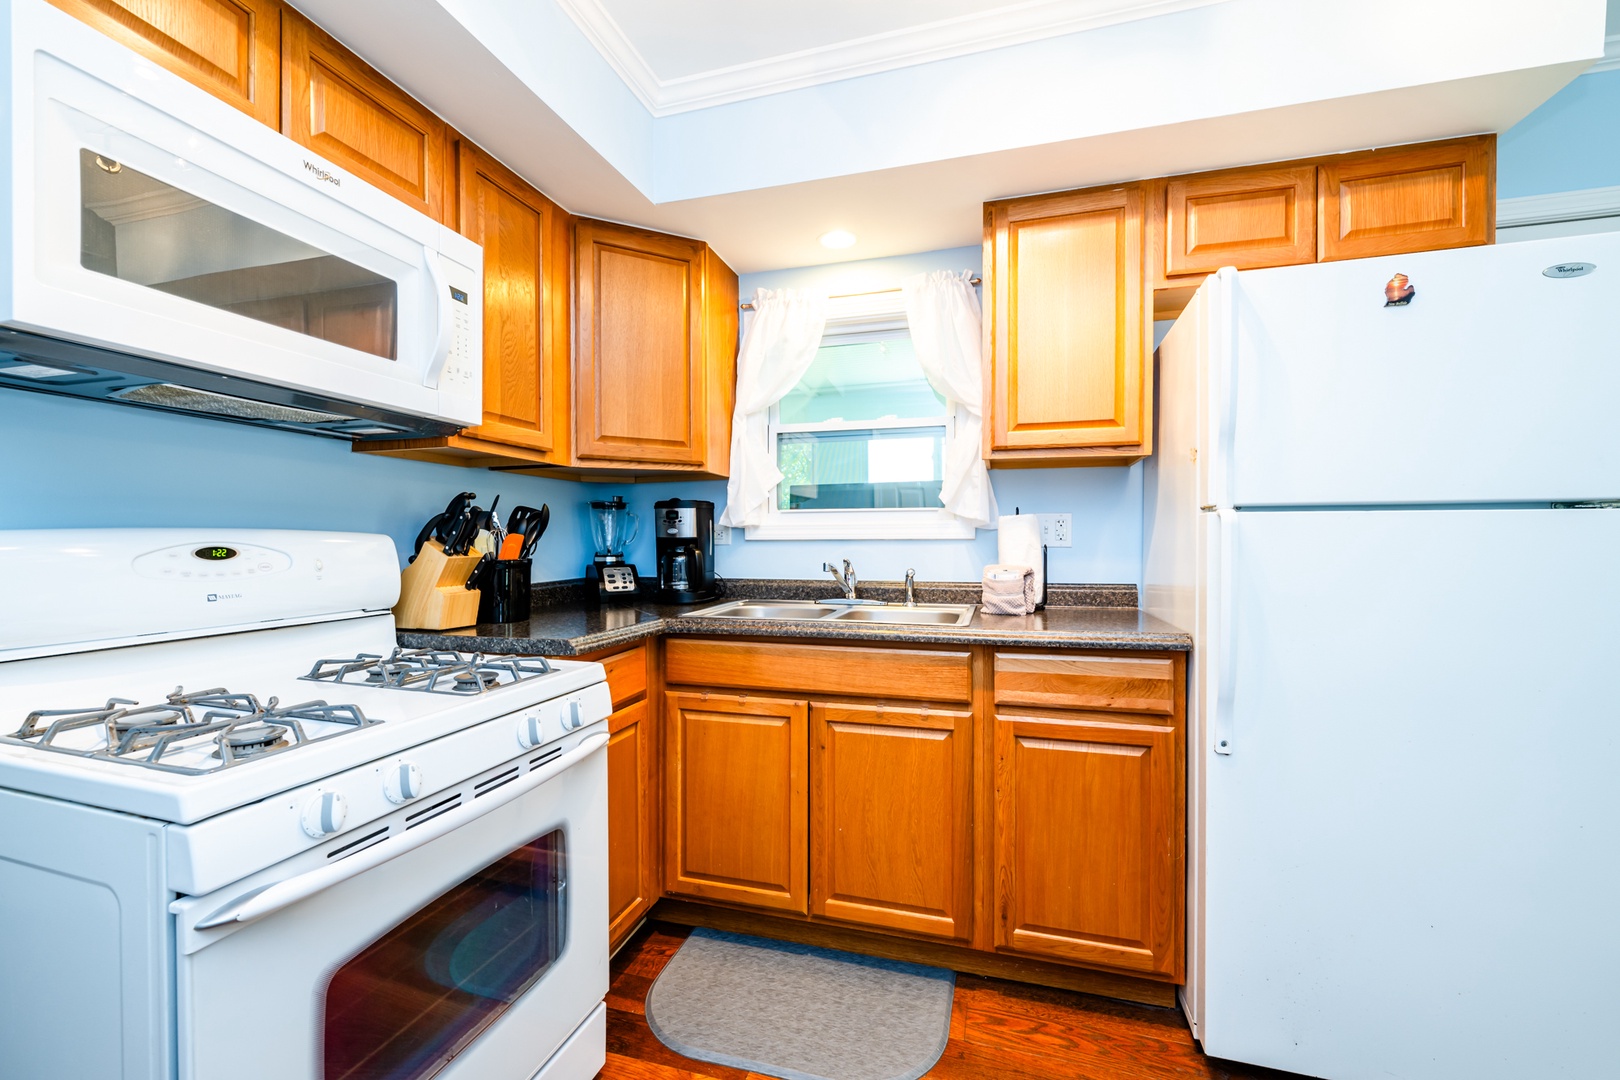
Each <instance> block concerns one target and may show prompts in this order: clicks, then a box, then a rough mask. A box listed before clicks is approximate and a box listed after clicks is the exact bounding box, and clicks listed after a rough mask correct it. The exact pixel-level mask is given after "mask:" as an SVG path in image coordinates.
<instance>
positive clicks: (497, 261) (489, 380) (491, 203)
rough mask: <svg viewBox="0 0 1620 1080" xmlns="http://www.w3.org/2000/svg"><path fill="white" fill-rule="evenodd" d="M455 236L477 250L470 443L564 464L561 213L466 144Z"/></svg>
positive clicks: (564, 224) (564, 245)
mask: <svg viewBox="0 0 1620 1080" xmlns="http://www.w3.org/2000/svg"><path fill="white" fill-rule="evenodd" d="M459 160H460V168H459V171H458V182H457V189H458V195H459V202H460V231H461V233H462V235H464V236H466V237H468V238H469V239H471V240H473V241H475V242H477V243H478V244H480V245H482V246H483V248H484V422H483V423H482V424H480V425H478V426H477V427H475V428H469V429H468V430H467V432H466V435H467V436H468V437H471V438H476V439H481V440H486V441H489V442H495V443H501V444H504V445H508V446H517V447H523V448H526V449H529V450H534V451H539V452H540V453H541V455H542V457H543V456H544V455H546V454H547V453H551V454H554V455H555V456H556V457H558V458H566V456H567V451H568V220H567V218H568V215H567V214H565V213H564V212H563V211H562V210H561V209H560V208H558V206H557V204H555V203H553V202H552V201H551V200H550V199H548V198H546V197H545V196H544V195H542V194H540V192H538V191H536V190H535V189H534V188H533V187H531V186H530V185H529V184H527V183H526V182H524V180H523V179H522V178H521V177H519V176H518V175H517V174H516V173H514V172H512V171H511V170H510V169H508V168H507V167H506V166H504V165H502V164H501V163H500V162H498V161H496V160H495V159H494V158H492V157H490V156H489V155H488V154H486V153H484V152H483V151H482V150H480V149H478V148H477V147H476V146H473V145H472V144H471V143H469V142H466V141H465V140H463V141H462V142H461V144H460V154H459Z"/></svg>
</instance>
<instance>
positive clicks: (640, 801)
mask: <svg viewBox="0 0 1620 1080" xmlns="http://www.w3.org/2000/svg"><path fill="white" fill-rule="evenodd" d="M648 715H649V714H648V709H647V702H646V701H645V700H642V701H637V702H636V703H635V704H633V705H627V706H625V707H624V708H622V709H620V710H618V711H617V712H615V713H614V714H613V715H612V716H610V717H609V718H608V745H607V759H608V761H607V764H608V941H609V942H610V943H611V944H612V945H613V946H617V945H618V944H619V943H620V942H621V941H623V940H624V939H625V938H627V937H629V936H630V932H631V931H632V930H634V929H635V928H636V924H637V923H639V922H640V921H641V917H642V916H643V915H645V914H646V913H647V911H648V909H649V908H651V907H652V906H653V903H654V901H656V900H657V899H658V893H659V884H658V879H657V876H656V875H655V874H654V873H653V870H654V868H655V867H656V865H657V863H656V862H655V852H654V841H655V837H654V835H653V823H654V820H655V819H654V815H653V802H654V798H655V796H656V793H657V790H658V789H657V778H656V777H655V776H654V775H653V762H654V760H655V754H656V750H655V746H654V742H653V731H652V724H651V723H650V722H649V720H648Z"/></svg>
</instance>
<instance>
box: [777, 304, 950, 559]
mask: <svg viewBox="0 0 1620 1080" xmlns="http://www.w3.org/2000/svg"><path fill="white" fill-rule="evenodd" d="M955 428H956V421H955V417H954V415H953V414H952V410H951V408H950V407H949V406H948V405H947V404H946V402H945V399H944V398H943V397H942V396H941V395H940V394H938V393H937V392H936V391H935V390H934V388H933V387H932V386H931V385H930V384H929V382H928V379H927V377H926V376H925V375H924V374H923V370H922V367H921V366H920V365H919V364H918V362H917V357H916V354H915V353H914V352H913V350H912V344H911V332H910V329H909V328H908V327H907V325H906V317H905V312H904V309H903V307H902V302H901V294H900V293H899V291H894V292H888V293H879V294H872V295H867V296H858V297H847V298H839V299H835V300H833V301H831V302H830V303H829V305H828V319H827V328H826V331H825V332H824V334H823V337H822V343H821V348H820V349H819V350H818V351H817V353H816V357H815V359H814V360H813V361H812V362H811V364H810V367H809V369H808V370H807V371H806V372H805V374H804V376H803V377H802V378H801V379H800V380H799V383H798V385H797V386H795V387H794V388H793V389H792V390H791V391H789V392H788V394H787V396H786V397H784V398H783V399H782V400H781V401H779V402H777V404H776V405H774V406H772V407H771V412H770V420H769V423H768V426H767V435H766V437H767V438H768V439H769V441H770V447H769V448H770V451H771V456H772V458H773V459H774V460H775V462H776V467H777V468H778V469H779V470H780V471H781V473H782V477H783V478H782V480H781V482H779V483H778V484H777V487H776V493H775V497H774V498H773V499H772V502H771V507H770V510H769V511H768V512H767V514H766V516H765V520H764V521H763V522H761V523H760V524H759V525H755V526H752V527H750V528H749V529H748V532H747V535H748V538H749V539H750V540H761V539H762V540H811V539H971V538H972V536H973V527H972V526H971V525H968V524H966V523H964V522H962V521H961V520H960V519H958V518H956V517H955V516H953V515H951V514H948V513H946V512H945V511H944V510H943V508H942V507H941V506H940V501H939V492H940V486H941V484H942V482H943V479H944V471H943V469H944V460H945V452H946V447H947V446H948V444H949V440H950V439H951V438H952V437H953V435H954V433H955Z"/></svg>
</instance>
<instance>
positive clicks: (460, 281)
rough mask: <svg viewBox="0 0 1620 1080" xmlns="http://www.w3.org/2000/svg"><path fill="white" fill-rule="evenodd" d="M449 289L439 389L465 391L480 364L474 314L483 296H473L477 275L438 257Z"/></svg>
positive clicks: (480, 334) (478, 332)
mask: <svg viewBox="0 0 1620 1080" xmlns="http://www.w3.org/2000/svg"><path fill="white" fill-rule="evenodd" d="M439 266H440V267H441V268H442V269H443V271H444V275H445V279H446V281H447V285H446V288H447V289H448V290H449V296H448V301H449V302H448V303H447V304H446V307H447V309H448V311H447V316H448V318H449V320H450V355H449V356H447V357H445V361H444V369H443V374H442V375H441V376H440V383H439V389H440V390H450V391H460V392H467V391H471V390H472V389H473V386H474V384H475V380H476V379H477V376H478V373H479V371H480V370H482V366H483V359H484V357H483V330H482V326H481V323H480V320H479V319H477V318H475V317H474V313H475V312H476V311H477V310H478V308H479V306H481V304H480V302H481V301H482V300H483V297H482V296H477V295H474V291H475V290H476V289H477V288H478V286H477V284H476V282H477V275H476V274H475V273H473V272H472V271H471V270H468V269H467V268H466V267H464V266H460V265H458V264H457V263H456V262H455V260H453V259H450V258H447V257H445V256H442V255H441V256H439Z"/></svg>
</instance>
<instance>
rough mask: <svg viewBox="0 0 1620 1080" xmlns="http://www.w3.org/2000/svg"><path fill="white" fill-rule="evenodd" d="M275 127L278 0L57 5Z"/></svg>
mask: <svg viewBox="0 0 1620 1080" xmlns="http://www.w3.org/2000/svg"><path fill="white" fill-rule="evenodd" d="M51 3H53V4H55V5H56V6H57V7H59V8H61V9H62V10H63V11H65V12H67V13H68V14H69V15H72V16H74V17H76V18H78V19H79V20H81V21H82V22H85V23H88V24H89V25H91V26H93V27H95V28H96V29H97V30H100V31H101V32H102V33H104V34H106V35H107V36H108V37H110V38H112V39H113V40H115V41H117V42H119V43H120V44H122V45H126V46H128V47H129V48H131V49H134V50H135V51H136V52H138V53H140V54H141V55H142V56H145V57H146V58H147V59H149V60H151V61H153V62H154V63H157V64H159V65H161V66H162V67H165V68H167V69H168V70H170V71H172V72H174V73H175V74H177V75H179V76H181V77H182V78H184V79H186V80H188V81H190V82H192V83H195V84H196V85H198V86H200V87H202V88H203V89H204V90H207V91H208V92H209V93H210V94H213V95H214V96H215V97H217V98H220V99H221V100H223V101H227V102H229V103H230V104H232V105H234V106H236V107H237V108H238V109H241V110H242V111H243V112H245V113H247V114H248V115H249V116H252V117H253V118H254V119H255V120H258V121H260V122H262V123H264V124H268V125H269V126H270V127H276V126H277V124H278V123H279V122H280V119H281V103H280V89H281V71H280V62H279V59H278V57H279V55H280V36H281V5H280V4H279V3H277V2H276V0H51Z"/></svg>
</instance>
